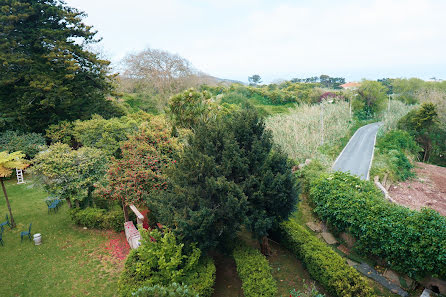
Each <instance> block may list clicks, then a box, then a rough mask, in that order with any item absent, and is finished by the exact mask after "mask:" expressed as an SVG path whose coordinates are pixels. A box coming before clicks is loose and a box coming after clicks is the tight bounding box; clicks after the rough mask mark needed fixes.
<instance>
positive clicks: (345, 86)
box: [341, 82, 361, 90]
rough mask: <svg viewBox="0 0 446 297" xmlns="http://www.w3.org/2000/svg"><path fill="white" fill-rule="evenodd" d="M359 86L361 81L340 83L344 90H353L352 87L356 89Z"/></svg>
mask: <svg viewBox="0 0 446 297" xmlns="http://www.w3.org/2000/svg"><path fill="white" fill-rule="evenodd" d="M360 86H361V83H357V82H349V83H346V84H343V85H341V87H342V88H343V89H344V90H353V89H357V88H359V87H360Z"/></svg>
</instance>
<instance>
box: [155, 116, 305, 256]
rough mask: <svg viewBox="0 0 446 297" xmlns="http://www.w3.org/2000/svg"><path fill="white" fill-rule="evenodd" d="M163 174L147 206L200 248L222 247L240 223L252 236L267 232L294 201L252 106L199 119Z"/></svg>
mask: <svg viewBox="0 0 446 297" xmlns="http://www.w3.org/2000/svg"><path fill="white" fill-rule="evenodd" d="M168 176H169V180H170V184H169V186H168V189H167V190H166V191H164V192H161V193H160V194H159V195H155V196H154V197H153V198H152V199H151V201H150V202H149V207H150V208H151V209H153V210H154V212H155V214H156V216H157V218H158V219H159V220H160V221H161V222H162V223H164V224H166V225H168V226H170V227H172V228H175V230H176V232H178V234H180V235H181V236H182V238H183V240H184V241H185V242H186V243H193V242H197V243H198V245H199V247H200V248H201V249H209V248H214V247H217V246H218V247H223V248H224V249H225V248H226V247H227V246H226V244H227V243H230V242H231V241H232V240H233V239H234V238H235V236H236V232H237V231H238V230H239V229H240V227H241V226H242V225H243V224H245V225H246V226H248V228H249V229H250V230H251V231H252V232H253V234H254V236H255V237H257V238H260V237H262V236H265V235H267V234H268V232H269V231H270V230H271V229H272V228H273V227H274V226H275V225H276V223H277V222H278V221H281V220H283V219H286V218H287V217H288V215H289V214H290V213H291V211H292V210H293V209H294V207H295V204H296V199H297V188H296V186H295V181H294V177H293V175H292V173H291V166H289V164H287V158H286V156H284V155H283V154H281V153H279V152H277V151H273V150H272V137H271V134H270V133H269V132H267V131H266V130H265V127H264V124H263V121H262V120H261V119H260V118H259V116H258V114H257V113H256V112H255V110H254V109H252V108H245V109H243V110H241V111H236V112H235V113H234V114H232V115H224V116H222V115H220V116H218V117H217V118H216V119H212V120H210V121H207V122H201V123H200V124H199V125H198V126H197V127H196V129H195V131H194V134H193V135H192V136H190V138H189V139H188V145H187V146H186V147H185V149H184V152H183V153H182V154H181V155H180V158H179V160H178V162H177V165H176V166H175V167H174V168H172V169H171V171H168Z"/></svg>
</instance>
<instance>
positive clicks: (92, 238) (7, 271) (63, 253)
mask: <svg viewBox="0 0 446 297" xmlns="http://www.w3.org/2000/svg"><path fill="white" fill-rule="evenodd" d="M25 180H26V177H25ZM6 188H7V191H8V196H9V200H10V202H11V208H12V212H13V215H14V219H15V221H16V223H17V227H16V228H15V229H13V230H11V229H10V228H9V227H6V228H5V231H4V233H3V241H4V243H5V245H4V246H3V247H2V246H0V277H1V284H0V296H114V295H116V289H117V284H116V282H117V278H118V276H119V272H120V269H121V267H122V264H121V263H119V262H120V261H112V257H110V256H108V254H107V250H106V249H105V248H106V246H107V243H108V242H109V239H110V237H113V236H114V237H116V236H117V235H116V234H113V233H111V232H105V231H96V230H83V229H82V228H79V227H75V226H73V224H72V222H71V220H70V217H69V215H68V212H67V208H68V207H67V205H66V203H65V204H64V205H62V207H61V208H60V209H59V212H58V213H56V214H48V213H47V206H46V204H45V202H44V201H43V199H45V198H46V194H45V193H44V192H42V191H41V190H39V189H36V188H33V187H32V183H30V182H29V179H28V182H27V183H26V184H22V185H17V184H16V181H15V180H13V179H12V180H10V181H7V182H6ZM6 213H7V207H6V202H5V199H4V197H3V193H1V194H0V222H2V221H4V217H5V214H6ZM31 222H32V224H33V225H32V231H31V232H32V233H33V234H34V233H41V234H42V245H40V246H35V245H34V242H30V241H29V239H26V240H23V243H21V242H20V231H25V230H27V229H28V225H29V223H31Z"/></svg>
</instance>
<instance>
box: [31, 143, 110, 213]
mask: <svg viewBox="0 0 446 297" xmlns="http://www.w3.org/2000/svg"><path fill="white" fill-rule="evenodd" d="M33 164H34V166H33V168H32V172H33V174H34V178H35V179H36V180H37V181H38V182H39V183H40V184H41V185H42V186H43V188H44V189H45V190H46V191H47V192H48V193H49V194H50V195H53V196H56V197H60V198H63V199H66V200H67V203H68V204H69V205H70V207H71V199H73V200H74V201H76V203H77V204H79V203H80V202H85V201H86V200H87V201H86V202H88V199H89V198H91V194H92V192H93V190H94V184H95V183H96V182H98V181H99V179H101V178H102V177H103V176H104V174H105V172H106V169H107V164H108V159H107V157H106V155H105V154H104V153H103V152H102V151H101V150H99V149H95V148H89V147H82V148H80V149H78V150H72V149H71V148H70V147H69V146H68V145H67V144H62V143H56V144H53V145H51V146H50V147H49V148H48V150H46V151H44V152H40V153H39V154H38V155H37V156H36V157H35V158H34V160H33Z"/></svg>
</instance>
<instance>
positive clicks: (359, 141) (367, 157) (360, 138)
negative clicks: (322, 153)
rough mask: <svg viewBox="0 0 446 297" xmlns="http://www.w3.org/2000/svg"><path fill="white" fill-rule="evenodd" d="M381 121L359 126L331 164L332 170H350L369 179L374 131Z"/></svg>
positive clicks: (376, 130)
mask: <svg viewBox="0 0 446 297" xmlns="http://www.w3.org/2000/svg"><path fill="white" fill-rule="evenodd" d="M380 125H381V123H373V124H369V125H366V126H363V127H361V128H359V129H358V130H357V131H356V132H355V134H354V135H353V137H352V138H351V139H350V141H349V142H348V143H347V145H346V147H345V148H344V150H343V151H342V152H341V154H340V155H339V157H338V158H337V159H336V161H335V163H334V164H333V167H332V169H333V170H334V171H343V172H350V173H351V174H354V175H358V176H359V177H360V178H361V179H369V170H370V166H371V162H372V157H373V150H374V148H375V139H376V133H377V132H378V128H379V126H380Z"/></svg>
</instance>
